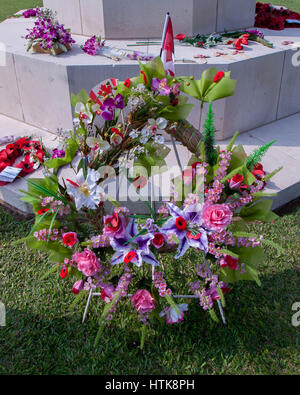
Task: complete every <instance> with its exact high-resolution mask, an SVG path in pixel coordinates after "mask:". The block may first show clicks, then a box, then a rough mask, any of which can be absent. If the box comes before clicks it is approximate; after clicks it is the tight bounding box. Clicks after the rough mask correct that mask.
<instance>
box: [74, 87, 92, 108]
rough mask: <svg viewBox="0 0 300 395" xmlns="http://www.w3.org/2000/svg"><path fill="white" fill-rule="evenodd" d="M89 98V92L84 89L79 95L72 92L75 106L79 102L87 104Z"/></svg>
mask: <svg viewBox="0 0 300 395" xmlns="http://www.w3.org/2000/svg"><path fill="white" fill-rule="evenodd" d="M89 98H90V97H89V95H88V93H87V92H86V91H85V90H84V89H82V90H81V91H80V92H79V93H78V94H77V95H74V93H72V94H71V104H72V106H73V107H76V104H77V103H83V104H87V102H88V101H89Z"/></svg>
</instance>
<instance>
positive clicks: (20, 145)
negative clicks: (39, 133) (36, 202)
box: [0, 137, 44, 186]
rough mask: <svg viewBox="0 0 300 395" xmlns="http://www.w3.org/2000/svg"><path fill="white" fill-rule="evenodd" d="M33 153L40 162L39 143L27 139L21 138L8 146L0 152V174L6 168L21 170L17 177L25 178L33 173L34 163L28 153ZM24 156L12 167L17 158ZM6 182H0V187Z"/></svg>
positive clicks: (41, 155)
mask: <svg viewBox="0 0 300 395" xmlns="http://www.w3.org/2000/svg"><path fill="white" fill-rule="evenodd" d="M32 151H33V153H34V156H35V157H36V158H37V160H39V161H40V162H43V160H44V151H43V149H42V147H41V144H40V142H39V141H33V140H31V139H30V138H28V137H22V138H20V139H18V140H17V141H16V142H15V143H11V144H8V145H7V146H6V147H5V148H4V149H2V150H1V151H0V173H1V172H2V171H3V170H4V169H6V167H8V166H13V167H16V168H18V169H22V171H21V172H20V174H19V177H25V176H26V175H27V174H29V173H33V172H34V170H35V169H34V162H32V161H31V160H30V153H31V152H32ZM23 155H24V159H23V160H22V161H21V162H19V163H18V164H16V165H15V166H14V163H15V162H16V160H17V158H20V157H21V156H23ZM5 184H6V182H3V181H0V186H3V185H5Z"/></svg>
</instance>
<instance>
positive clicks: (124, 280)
mask: <svg viewBox="0 0 300 395" xmlns="http://www.w3.org/2000/svg"><path fill="white" fill-rule="evenodd" d="M131 279H132V274H131V272H130V269H129V268H128V267H125V273H124V274H123V275H122V276H121V277H120V279H119V282H118V284H117V286H116V289H115V292H113V293H112V297H111V300H113V299H114V298H115V296H116V295H117V294H118V292H120V297H119V298H118V299H117V300H116V302H115V304H114V306H113V307H112V308H111V309H110V310H109V312H108V314H107V316H106V317H105V319H106V320H107V321H111V320H112V319H113V314H114V313H115V311H116V309H117V305H118V302H119V300H120V299H121V297H122V296H126V295H127V289H128V287H129V285H130V282H131Z"/></svg>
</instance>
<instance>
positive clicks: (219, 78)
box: [213, 71, 225, 82]
mask: <svg viewBox="0 0 300 395" xmlns="http://www.w3.org/2000/svg"><path fill="white" fill-rule="evenodd" d="M224 76H225V73H224V71H219V72H218V73H217V74H216V75H215V78H214V79H213V82H218V81H220V80H221V79H222V78H223V77H224Z"/></svg>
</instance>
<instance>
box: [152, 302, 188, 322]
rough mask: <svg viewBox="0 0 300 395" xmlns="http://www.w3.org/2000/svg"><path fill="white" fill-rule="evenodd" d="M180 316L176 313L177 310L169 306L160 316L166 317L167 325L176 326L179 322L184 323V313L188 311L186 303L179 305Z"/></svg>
mask: <svg viewBox="0 0 300 395" xmlns="http://www.w3.org/2000/svg"><path fill="white" fill-rule="evenodd" d="M177 308H178V310H179V313H180V315H178V313H177V312H176V310H175V309H174V308H173V307H171V306H169V307H167V308H166V309H164V310H163V311H162V312H161V313H160V314H159V316H160V317H163V316H166V321H167V324H176V323H177V322H181V321H183V317H184V311H188V305H187V304H186V303H182V304H179V305H177Z"/></svg>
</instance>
